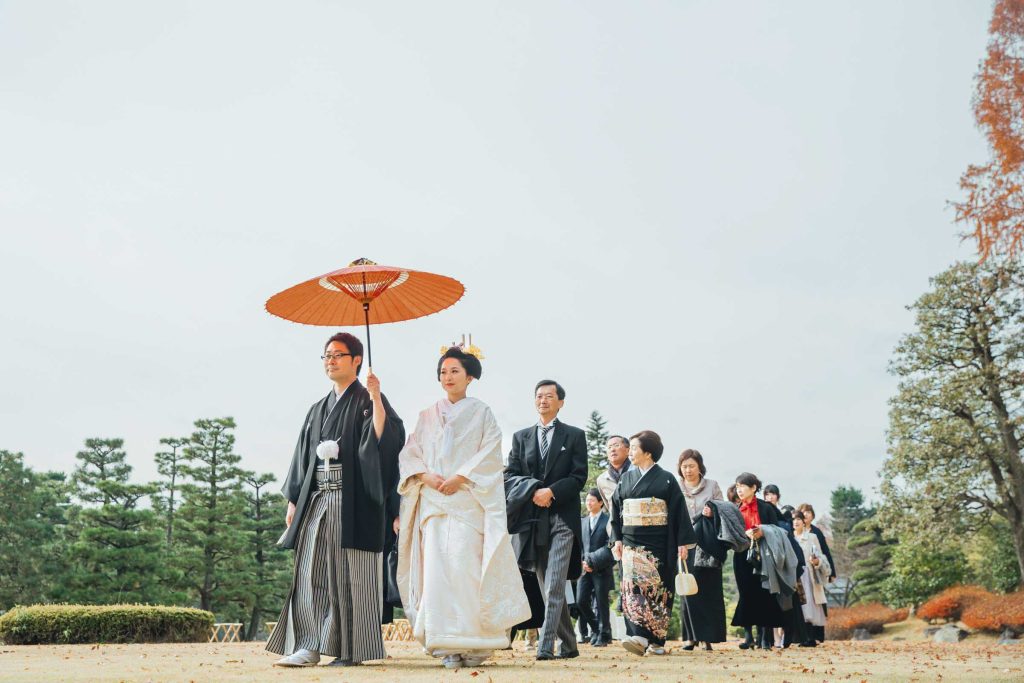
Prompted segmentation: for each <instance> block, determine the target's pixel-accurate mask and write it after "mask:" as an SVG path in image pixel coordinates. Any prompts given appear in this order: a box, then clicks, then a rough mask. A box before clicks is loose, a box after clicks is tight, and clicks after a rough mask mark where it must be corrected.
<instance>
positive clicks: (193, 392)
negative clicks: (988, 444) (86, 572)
mask: <svg viewBox="0 0 1024 683" xmlns="http://www.w3.org/2000/svg"><path fill="white" fill-rule="evenodd" d="M990 12H991V7H990V5H989V3H987V2H980V1H979V2H962V1H960V0H947V1H945V2H937V1H934V0H927V1H926V0H921V1H919V2H899V3H894V2H890V1H888V0H883V1H878V2H861V1H858V2H852V1H851V2H845V3H820V2H805V3H798V2H710V1H709V2H687V1H684V0H676V1H674V2H628V3H624V2H595V1H593V0H587V1H579V2H558V1H552V0H544V1H543V2H540V1H538V2H517V3H509V2H505V3H496V2H482V1H480V0H473V1H466V2H440V3H425V2H408V3H376V2H374V3H367V2H340V1H334V2H288V3H280V2H252V1H246V2H181V1H179V2H174V3H155V2H137V1H125V2H90V3H81V2H66V3H63V2H49V1H40V0H24V1H21V2H4V1H0V231H2V250H0V254H2V257H0V264H2V267H0V291H2V294H0V296H2V306H0V448H4V449H8V450H13V451H21V452H24V454H25V458H26V461H27V463H28V464H29V465H30V466H32V467H34V468H36V469H60V470H65V471H70V469H71V468H72V467H73V466H74V464H75V462H76V461H75V457H74V456H75V453H76V451H78V450H80V448H81V447H82V442H83V440H84V439H86V438H88V437H123V438H124V439H125V444H126V449H127V451H128V455H129V462H130V463H131V464H132V465H133V466H134V467H135V476H136V477H137V478H138V479H148V478H150V477H153V476H155V468H154V466H153V465H152V455H153V453H154V451H156V450H158V447H159V444H158V441H159V439H160V438H161V437H166V436H176V435H187V434H188V433H190V431H191V428H192V422H193V421H194V420H196V419H197V418H206V417H219V416H228V415H230V416H233V417H234V418H235V419H236V420H237V422H238V429H237V438H238V441H237V451H238V452H239V453H240V454H241V455H242V456H243V464H244V466H246V467H248V468H251V469H254V470H258V471H264V472H273V473H275V474H276V475H278V476H279V477H281V476H283V474H284V472H285V470H286V467H287V463H288V460H289V458H290V457H291V453H292V449H293V447H294V442H295V438H296V436H297V434H298V432H299V428H300V426H301V422H302V419H303V417H304V415H305V412H306V410H307V409H308V407H309V405H310V404H311V403H312V402H313V401H315V400H317V399H318V398H320V397H322V396H323V395H325V394H326V393H327V390H328V388H329V387H328V384H327V382H326V380H325V378H324V376H323V373H322V364H321V362H320V359H319V355H320V353H321V351H322V345H323V342H324V340H325V338H326V337H327V336H329V334H331V333H332V332H334V331H336V330H334V329H328V328H317V327H307V326H301V325H296V324H292V323H288V322H285V321H283V320H281V319H278V318H275V317H272V316H270V315H269V314H267V313H266V312H265V311H264V309H263V306H264V302H265V300H266V299H267V298H268V297H270V296H271V295H272V294H274V293H275V292H277V291H279V290H281V289H284V288H286V287H289V286H291V285H293V284H296V283H298V282H300V281H302V280H305V279H308V278H310V277H313V276H315V275H320V274H322V273H325V272H328V271H331V270H334V269H336V268H340V267H343V266H345V265H347V264H348V263H349V262H350V261H352V260H353V259H355V258H358V257H367V258H370V259H373V260H375V261H377V262H379V263H385V264H390V265H398V266H404V267H407V268H412V269H417V270H426V271H431V272H438V273H443V274H446V275H450V276H452V277H455V278H457V279H458V280H460V281H461V282H463V283H464V284H465V285H466V290H467V291H466V295H465V297H464V298H463V300H462V301H461V302H459V303H458V304H457V305H456V306H455V307H454V308H451V309H449V310H447V311H444V312H442V313H440V314H438V315H435V316H431V317H428V318H424V319H421V320H417V321H412V322H407V323H400V324H397V325H385V326H381V327H378V328H375V329H374V331H373V335H374V336H373V340H374V361H375V362H374V366H375V370H376V371H377V373H378V375H379V376H380V377H381V380H382V384H383V387H384V391H385V393H386V394H387V395H388V397H389V398H390V400H391V401H392V403H393V404H394V405H395V407H396V408H397V409H398V410H399V412H400V413H401V414H402V416H403V417H404V418H405V420H406V422H407V427H408V428H409V429H410V430H411V429H412V426H413V423H414V422H415V418H416V414H417V411H419V410H420V409H422V408H423V407H425V406H426V405H428V404H429V403H431V402H432V401H434V400H436V399H437V398H439V397H440V395H441V392H440V390H439V386H438V385H437V382H436V378H435V375H434V369H435V364H436V360H437V356H438V349H439V347H440V345H441V344H442V343H444V342H448V341H451V340H452V339H454V338H456V337H458V336H459V335H460V334H461V333H463V332H471V333H473V340H474V342H476V343H477V344H478V345H479V346H480V347H482V348H483V350H484V351H485V353H486V355H487V358H486V360H485V361H484V376H483V379H482V381H481V382H479V383H478V384H475V385H474V386H473V387H472V389H471V395H475V396H477V397H478V398H480V399H482V400H484V401H486V402H487V403H488V404H490V405H491V407H492V408H493V409H494V411H495V414H496V415H497V417H498V420H499V422H500V423H501V426H502V429H503V431H504V435H505V443H506V447H507V446H508V444H509V443H510V441H511V434H512V432H513V431H514V430H516V429H519V428H522V427H524V426H527V425H529V424H531V423H532V422H533V421H534V420H535V418H536V415H535V413H534V412H533V403H532V391H533V384H534V382H535V381H536V380H537V379H539V378H541V377H553V378H555V379H557V380H559V381H560V382H562V383H563V384H564V385H565V387H566V389H567V392H568V396H567V401H566V405H565V409H564V411H563V413H562V418H563V420H564V421H566V422H568V423H570V424H575V425H578V426H581V427H582V426H584V423H585V422H586V418H587V415H588V414H589V413H590V411H592V410H599V411H600V412H601V413H602V414H603V415H604V416H605V417H606V418H607V419H608V422H609V427H610V429H611V430H612V431H613V432H622V433H625V434H629V433H632V432H635V431H638V430H640V429H654V430H655V431H657V432H659V433H660V434H661V435H662V437H663V439H664V442H665V445H666V456H665V459H666V464H667V465H669V466H671V465H673V464H674V462H675V458H676V455H677V454H678V453H679V452H680V451H681V450H682V449H684V448H697V449H699V450H700V451H701V452H702V453H704V455H705V458H706V460H707V463H708V468H709V476H710V477H712V478H715V479H717V480H719V481H721V482H723V485H724V484H725V483H726V482H729V481H731V480H732V478H733V477H735V475H736V474H738V473H739V472H741V471H744V470H749V471H753V472H755V473H756V474H758V475H760V476H761V478H762V479H763V480H765V481H766V482H774V483H777V484H778V485H779V486H780V487H781V488H782V493H783V502H789V503H792V504H797V503H800V502H804V501H808V502H812V503H814V504H816V506H818V507H819V510H821V509H822V508H827V507H828V496H829V491H830V490H831V489H832V488H834V487H835V486H836V485H839V484H852V485H856V486H860V487H862V488H863V489H864V490H865V492H870V491H871V490H872V489H873V488H874V487H875V486H876V485H877V481H878V480H877V471H878V469H879V467H880V465H881V463H882V460H883V458H884V455H885V448H886V445H885V430H886V426H887V409H888V407H887V400H888V399H889V397H890V396H891V395H892V394H893V391H894V388H895V380H894V378H892V377H891V376H889V375H888V374H887V371H886V366H887V363H888V360H889V358H890V356H891V352H892V349H893V346H894V344H895V343H896V341H897V339H898V338H899V337H900V336H901V335H902V334H905V333H906V332H908V331H909V330H910V329H911V326H912V317H911V315H910V314H909V313H908V312H907V311H906V310H905V306H906V305H907V304H909V303H911V302H913V300H914V299H915V298H916V297H918V296H919V295H920V294H922V293H923V292H924V291H925V290H926V289H927V287H928V277H929V276H932V275H934V274H936V273H938V272H939V271H941V270H943V269H944V268H946V267H947V266H948V265H949V264H951V263H952V262H953V261H954V260H956V259H958V258H973V257H974V253H973V250H972V246H971V245H970V244H961V243H960V241H959V238H958V237H957V234H958V232H959V231H960V229H961V228H959V227H958V226H955V225H953V223H952V218H953V212H952V210H951V209H949V208H948V205H947V202H948V201H950V200H955V199H957V198H958V196H959V194H958V188H957V180H958V178H959V176H960V174H961V173H962V172H963V170H964V169H965V167H966V166H967V164H969V163H972V162H980V161H984V159H985V156H986V152H985V147H984V144H983V140H982V138H981V136H980V134H979V133H978V131H977V130H976V129H975V127H974V124H973V119H972V116H971V111H970V98H971V93H972V77H973V75H974V73H975V71H976V69H977V64H978V61H979V59H981V57H982V56H983V53H984V47H985V41H986V30H987V22H988V18H989V15H990ZM350 331H353V332H356V333H357V334H359V335H360V336H362V334H363V333H362V331H360V330H358V329H352V330H350Z"/></svg>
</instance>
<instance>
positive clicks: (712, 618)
mask: <svg viewBox="0 0 1024 683" xmlns="http://www.w3.org/2000/svg"><path fill="white" fill-rule="evenodd" d="M707 471H708V470H707V467H706V466H705V465H704V456H703V455H701V453H700V451H698V450H695V449H692V448H687V449H686V450H685V451H683V452H682V453H680V454H679V461H678V463H676V472H678V473H679V486H680V487H681V488H682V491H683V500H684V501H685V502H686V511H687V512H688V513H689V515H690V522H691V524H693V525H694V527H696V526H697V525H698V524H699V523H700V520H701V518H704V519H707V520H712V519H713V518H714V511H713V510H712V509H711V505H712V503H711V501H715V500H718V501H724V500H725V497H724V496H723V495H722V489H721V487H720V486H719V485H718V482H717V481H715V480H714V479H708V478H707V477H706V476H705V475H706V474H707ZM709 526H710V527H711V528H712V530H713V528H714V522H711V523H710V525H709ZM707 536H709V537H710V538H709V539H708V540H709V542H710V543H712V544H714V545H716V546H717V545H718V544H719V541H718V538H717V534H714V533H710V534H708V535H707ZM700 543H701V541H700V539H699V538H698V545H697V547H695V548H694V549H693V550H691V551H690V552H689V555H688V557H687V564H688V566H689V569H690V573H692V574H693V577H694V578H695V579H696V580H697V594H696V595H691V596H689V597H686V598H684V599H683V600H681V601H680V605H679V610H680V613H679V622H680V623H681V624H682V625H683V628H682V631H683V640H685V641H686V644H685V645H684V646H683V649H684V650H692V649H693V648H694V647H696V645H697V643H701V642H702V643H704V649H705V650H710V649H712V648H711V643H724V642H725V638H726V632H725V598H724V597H723V595H722V564H721V563H720V562H719V561H718V560H716V559H715V557H714V556H715V555H718V554H719V553H720V550H719V548H718V547H714V548H710V547H709V548H705V547H703V546H702V545H700ZM687 608H689V615H687ZM687 616H689V618H687Z"/></svg>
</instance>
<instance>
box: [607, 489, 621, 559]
mask: <svg viewBox="0 0 1024 683" xmlns="http://www.w3.org/2000/svg"><path fill="white" fill-rule="evenodd" d="M622 482H623V479H619V483H618V485H617V486H616V487H615V491H613V492H612V505H611V509H610V510H609V511H608V515H609V517H610V519H609V521H608V524H609V526H610V527H611V533H610V534H609V535H608V536H609V538H610V539H611V542H612V543H617V542H618V541H621V540H622Z"/></svg>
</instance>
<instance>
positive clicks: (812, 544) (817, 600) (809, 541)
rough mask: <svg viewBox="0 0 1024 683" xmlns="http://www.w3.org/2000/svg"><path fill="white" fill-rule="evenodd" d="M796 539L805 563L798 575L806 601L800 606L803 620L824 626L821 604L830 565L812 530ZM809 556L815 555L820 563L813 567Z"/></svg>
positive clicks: (823, 599)
mask: <svg viewBox="0 0 1024 683" xmlns="http://www.w3.org/2000/svg"><path fill="white" fill-rule="evenodd" d="M796 540H797V542H798V543H800V549H801V550H802V551H803V553H804V562H805V563H806V565H805V566H804V573H803V575H802V576H801V577H800V580H801V581H802V582H803V584H804V595H805V596H806V598H807V603H806V604H805V605H803V606H802V609H803V613H804V621H806V622H807V623H808V624H813V625H814V626H824V625H825V608H824V607H823V606H822V605H824V604H825V602H826V597H825V584H826V583H828V575H829V574H831V573H832V567H831V565H829V563H828V558H827V557H825V553H823V552H821V546H820V545H819V544H818V537H817V536H815V535H814V533H813V532H811V531H805V532H803V533H802V534H798V535H797V536H796ZM811 557H817V558H818V560H820V561H821V563H820V564H819V565H818V566H817V567H814V566H813V565H811Z"/></svg>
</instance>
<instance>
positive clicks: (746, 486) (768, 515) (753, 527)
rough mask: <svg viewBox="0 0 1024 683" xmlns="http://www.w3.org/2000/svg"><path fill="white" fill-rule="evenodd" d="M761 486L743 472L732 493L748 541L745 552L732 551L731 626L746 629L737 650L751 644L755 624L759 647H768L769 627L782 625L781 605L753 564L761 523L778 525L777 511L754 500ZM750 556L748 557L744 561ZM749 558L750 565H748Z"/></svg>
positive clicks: (762, 535) (757, 559)
mask: <svg viewBox="0 0 1024 683" xmlns="http://www.w3.org/2000/svg"><path fill="white" fill-rule="evenodd" d="M760 488H761V480H760V479H758V478H757V477H756V476H755V475H753V474H751V473H749V472H744V473H743V474H741V475H739V476H738V477H736V495H737V496H739V499H740V514H742V515H743V523H744V526H745V527H746V532H747V536H748V537H750V540H751V541H752V544H751V548H750V550H749V551H747V552H746V553H733V556H732V568H733V571H734V572H735V573H736V588H737V589H738V590H739V594H740V597H739V602H738V603H737V604H736V612H735V613H734V614H733V617H732V625H733V626H742V627H743V628H745V629H747V637H746V639H745V640H744V641H743V642H742V643H740V648H741V649H744V650H746V649H749V648H751V647H754V643H753V639H752V637H751V630H750V629H752V628H753V627H754V626H757V627H758V631H759V638H758V639H759V642H760V647H763V648H765V649H771V647H772V641H773V640H774V638H773V636H772V629H773V628H775V627H777V626H783V625H784V621H783V616H782V608H781V607H779V603H778V601H777V600H776V599H775V596H773V595H772V594H771V593H769V592H768V590H767V589H765V588H763V587H762V586H761V573H760V570H759V567H758V566H757V564H758V561H759V555H758V550H759V542H760V541H761V539H763V538H764V533H762V531H761V526H762V525H765V524H772V525H775V526H778V512H777V511H776V510H775V506H774V505H772V504H771V503H766V502H765V501H763V500H758V498H757V491H758V489H760ZM748 558H750V560H748ZM751 560H752V561H753V562H754V564H751Z"/></svg>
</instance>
